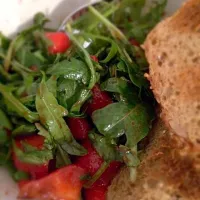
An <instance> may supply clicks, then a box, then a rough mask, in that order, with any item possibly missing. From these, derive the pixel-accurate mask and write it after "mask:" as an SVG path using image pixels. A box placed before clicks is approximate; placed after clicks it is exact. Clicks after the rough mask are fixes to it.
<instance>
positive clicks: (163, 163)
mask: <svg viewBox="0 0 200 200" xmlns="http://www.w3.org/2000/svg"><path fill="white" fill-rule="evenodd" d="M150 138H151V142H150V145H149V146H148V148H147V149H146V152H145V153H144V155H143V156H142V158H141V160H142V162H141V165H140V166H139V168H138V175H137V180H136V181H135V183H134V184H132V183H131V182H130V176H129V169H127V168H124V169H122V171H121V172H120V173H119V174H118V176H117V177H116V178H115V179H114V181H113V183H112V185H111V186H110V187H109V190H108V198H107V199H108V200H199V199H200V158H199V160H198V158H197V156H196V155H194V154H193V153H192V151H191V148H192V147H191V146H190V144H189V143H187V142H186V141H185V140H184V139H181V140H180V138H179V137H178V136H176V135H173V134H171V133H170V132H169V131H168V129H167V128H166V126H165V125H164V124H163V123H162V122H161V120H159V121H158V122H156V123H155V125H154V128H153V129H152V132H151V134H150Z"/></svg>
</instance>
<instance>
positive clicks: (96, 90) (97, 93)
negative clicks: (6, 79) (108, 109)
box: [86, 84, 113, 116]
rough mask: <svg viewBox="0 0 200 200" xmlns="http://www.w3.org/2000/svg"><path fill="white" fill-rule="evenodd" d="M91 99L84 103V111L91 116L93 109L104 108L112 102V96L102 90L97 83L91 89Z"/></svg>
mask: <svg viewBox="0 0 200 200" xmlns="http://www.w3.org/2000/svg"><path fill="white" fill-rule="evenodd" d="M92 94H93V96H92V99H91V101H90V102H89V103H87V105H86V112H87V113H88V114H89V115H90V116H91V115H92V113H93V112H94V111H95V110H98V109H101V108H104V107H105V106H107V105H109V104H111V103H113V101H112V98H111V97H110V96H109V94H108V93H107V92H105V91H102V90H101V89H100V87H99V85H98V84H96V85H95V86H94V87H93V89H92Z"/></svg>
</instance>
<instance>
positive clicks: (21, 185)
mask: <svg viewBox="0 0 200 200" xmlns="http://www.w3.org/2000/svg"><path fill="white" fill-rule="evenodd" d="M29 182H30V180H22V181H19V182H18V187H19V189H21V188H22V187H24V185H26V184H28V183H29Z"/></svg>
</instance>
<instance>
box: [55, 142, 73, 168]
mask: <svg viewBox="0 0 200 200" xmlns="http://www.w3.org/2000/svg"><path fill="white" fill-rule="evenodd" d="M70 164H71V161H70V158H69V155H68V153H66V152H64V151H63V149H62V148H61V147H60V145H58V150H57V152H56V168H61V167H65V166H67V165H70Z"/></svg>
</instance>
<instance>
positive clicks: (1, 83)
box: [0, 0, 167, 187]
mask: <svg viewBox="0 0 200 200" xmlns="http://www.w3.org/2000/svg"><path fill="white" fill-rule="evenodd" d="M166 3H167V2H166V0H161V1H159V2H154V3H152V5H151V7H150V8H149V9H144V7H145V0H120V1H119V0H113V1H103V2H101V3H98V4H97V5H95V6H90V7H88V9H87V10H85V11H83V13H82V14H81V15H80V16H79V17H78V18H76V19H73V20H71V21H69V22H68V23H67V24H66V26H65V30H64V31H57V30H51V29H49V28H47V27H48V21H49V20H48V19H47V18H46V17H45V16H44V15H43V14H42V13H38V14H36V15H35V17H34V19H33V25H32V26H31V27H29V28H28V29H26V30H23V31H22V32H20V33H19V34H18V35H16V37H14V38H12V39H9V38H7V37H6V36H4V35H3V34H1V35H0V119H1V125H0V165H1V166H3V167H6V168H8V169H9V170H10V172H11V174H12V176H13V178H14V179H15V180H16V181H17V182H19V181H21V180H36V179H39V178H41V177H45V176H48V175H49V174H50V173H52V172H53V171H55V170H56V169H60V168H63V167H65V166H69V165H72V164H77V165H79V164H80V163H81V164H80V165H79V166H81V167H83V168H84V164H83V162H84V161H80V160H81V159H82V158H83V159H84V158H85V157H86V156H87V159H88V160H87V159H86V160H87V163H86V164H85V165H90V160H89V158H88V157H89V156H88V155H89V154H90V152H91V148H93V151H94V152H95V153H96V154H98V156H99V157H100V158H99V159H101V164H100V166H99V167H98V169H96V170H95V171H94V172H91V171H90V170H88V171H87V175H88V176H84V180H86V179H87V181H86V183H85V186H86V187H90V186H91V185H92V184H94V183H95V182H96V181H97V180H98V179H99V178H100V177H101V175H102V174H103V173H104V172H105V171H106V169H107V168H109V166H110V164H111V163H112V162H120V163H124V164H125V165H127V166H128V167H130V169H131V171H132V176H133V177H132V178H133V179H134V178H135V169H136V167H137V166H138V165H139V163H140V160H139V156H138V155H139V153H140V151H142V149H140V148H139V147H138V144H139V143H140V142H141V141H142V140H143V139H144V138H145V137H146V136H147V135H148V133H149V131H150V128H151V124H152V121H153V120H154V118H155V112H154V106H155V100H154V97H153V95H152V92H151V90H150V84H149V82H148V81H147V79H146V78H145V77H144V74H145V73H147V72H148V63H147V61H146V59H145V55H144V52H143V49H142V48H141V44H143V42H144V40H145V38H146V36H147V34H148V33H149V32H150V31H151V30H152V28H153V27H154V26H155V25H156V24H157V23H158V22H159V21H160V20H161V18H162V16H163V14H164V10H165V6H166ZM85 141H87V143H88V142H89V143H90V145H91V146H92V147H91V148H88V145H85ZM85 162H86V161H85ZM44 166H45V167H46V168H45V169H46V171H45V170H44ZM42 167H43V168H42ZM41 168H42V170H38V169H41ZM38 171H39V172H38ZM41 171H42V172H41ZM44 171H45V172H44ZM38 174H39V175H38Z"/></svg>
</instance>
